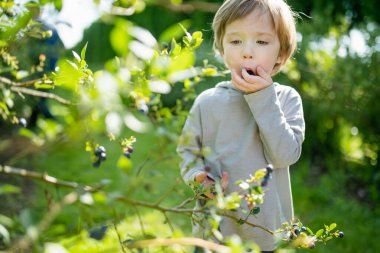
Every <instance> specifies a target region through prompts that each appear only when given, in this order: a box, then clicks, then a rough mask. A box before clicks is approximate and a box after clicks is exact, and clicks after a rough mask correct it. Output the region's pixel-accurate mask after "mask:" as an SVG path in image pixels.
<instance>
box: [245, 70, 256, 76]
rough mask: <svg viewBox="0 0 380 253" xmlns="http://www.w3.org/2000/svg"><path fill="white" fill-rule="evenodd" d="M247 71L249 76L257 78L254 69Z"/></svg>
mask: <svg viewBox="0 0 380 253" xmlns="http://www.w3.org/2000/svg"><path fill="white" fill-rule="evenodd" d="M245 70H246V71H247V73H248V74H249V75H251V76H256V73H255V72H253V70H252V69H247V68H246V69H245Z"/></svg>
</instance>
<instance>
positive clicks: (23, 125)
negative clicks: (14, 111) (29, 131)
mask: <svg viewBox="0 0 380 253" xmlns="http://www.w3.org/2000/svg"><path fill="white" fill-rule="evenodd" d="M18 123H19V124H20V126H22V127H26V126H27V125H28V123H27V121H26V119H25V118H19V119H18Z"/></svg>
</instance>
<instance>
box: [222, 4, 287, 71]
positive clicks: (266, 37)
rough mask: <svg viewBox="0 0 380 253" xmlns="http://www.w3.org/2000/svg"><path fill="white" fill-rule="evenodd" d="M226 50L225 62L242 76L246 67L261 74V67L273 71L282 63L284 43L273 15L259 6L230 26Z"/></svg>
mask: <svg viewBox="0 0 380 253" xmlns="http://www.w3.org/2000/svg"><path fill="white" fill-rule="evenodd" d="M223 49H224V52H223V54H222V56H223V60H224V63H225V64H226V66H227V67H228V68H229V69H230V70H231V72H233V71H235V72H236V73H240V75H241V74H242V70H243V69H246V70H247V72H248V73H249V74H254V75H257V72H256V69H257V67H258V66H261V67H262V68H264V70H265V71H266V72H267V73H268V74H272V72H273V68H274V66H275V64H276V63H280V62H281V58H280V57H279V51H280V42H279V40H278V37H277V33H276V31H275V29H274V25H273V21H272V19H271V17H270V14H269V13H268V12H265V13H263V14H261V12H260V11H259V10H257V9H255V10H253V11H252V12H251V13H250V14H248V15H247V16H245V17H243V18H241V19H237V20H235V21H233V22H231V23H229V24H228V25H227V26H226V30H225V35H224V37H223Z"/></svg>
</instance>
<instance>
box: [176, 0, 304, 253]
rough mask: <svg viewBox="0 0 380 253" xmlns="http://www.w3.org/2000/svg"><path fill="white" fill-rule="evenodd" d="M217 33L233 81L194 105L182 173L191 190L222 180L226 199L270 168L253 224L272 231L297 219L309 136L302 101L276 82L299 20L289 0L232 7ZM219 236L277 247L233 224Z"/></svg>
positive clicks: (221, 15) (234, 1)
mask: <svg viewBox="0 0 380 253" xmlns="http://www.w3.org/2000/svg"><path fill="white" fill-rule="evenodd" d="M213 30H214V35H215V38H214V47H215V49H216V50H217V51H218V52H219V54H220V56H221V57H222V58H223V60H224V63H225V65H226V66H227V68H228V69H229V70H230V71H231V81H224V82H221V83H219V84H217V85H216V87H215V88H212V89H209V90H206V91H204V92H203V93H201V94H200V95H199V96H198V97H197V99H196V100H195V102H194V105H193V107H192V109H191V111H190V113H191V116H189V117H188V119H187V121H186V123H185V126H184V129H183V135H184V136H192V138H190V141H182V142H181V143H180V144H179V146H178V149H177V151H178V153H179V155H180V156H181V158H182V160H183V162H182V164H181V174H182V176H183V178H184V181H185V182H186V183H187V184H191V182H194V181H197V182H199V183H201V184H203V185H205V186H207V185H210V184H214V183H215V180H221V182H222V186H223V188H225V190H226V192H227V193H228V192H231V191H237V190H238V186H236V185H235V184H234V182H235V181H237V180H245V179H248V178H249V175H250V174H254V173H255V171H256V170H258V169H261V168H264V167H266V165H267V164H272V165H273V168H274V171H273V177H272V179H271V180H270V181H269V184H268V186H267V187H266V189H265V190H266V193H265V199H264V204H262V205H261V206H260V207H261V211H260V213H259V214H258V215H256V216H250V217H249V219H248V221H249V222H251V223H254V224H258V225H261V226H264V227H266V228H268V229H270V230H272V231H274V230H276V229H278V228H281V224H282V223H283V222H285V221H290V220H292V219H293V203H292V194H291V186H290V177H289V165H291V164H294V163H295V162H296V161H297V160H298V158H299V157H300V154H301V144H302V142H303V140H304V135H305V124H304V118H303V109H302V101H301V98H300V96H299V94H298V93H297V91H295V90H294V89H293V88H291V87H289V86H284V85H280V84H278V83H274V82H273V81H272V76H273V75H275V74H276V73H278V72H279V71H280V69H281V67H282V66H284V64H285V63H286V62H287V60H288V59H289V58H290V57H291V56H292V54H293V52H294V51H295V48H296V43H297V42H296V36H297V35H296V30H295V21H294V15H293V13H292V11H291V10H290V7H289V6H288V5H287V4H286V3H285V2H284V1H283V0H226V1H225V2H224V3H223V5H222V6H221V7H220V9H219V10H218V12H217V13H216V15H215V17H214V21H213ZM184 139H185V138H184ZM200 146H202V147H209V148H210V149H211V152H210V154H208V155H207V156H206V157H205V159H204V161H202V159H199V158H198V157H199V155H197V154H196V153H197V152H198V151H199V147H200ZM205 164H206V166H205ZM205 167H206V168H205ZM227 185H228V186H227ZM207 196H208V197H210V198H212V197H213V196H212V194H208V195H207ZM245 208H248V207H245ZM235 215H236V216H238V217H239V218H244V217H245V215H246V214H242V213H239V212H237V213H235ZM194 225H195V227H194V231H195V232H196V233H197V234H196V236H202V228H201V227H199V226H196V224H194ZM220 230H221V233H222V234H223V235H225V236H228V235H232V234H237V235H239V236H240V237H241V238H242V239H243V240H253V241H255V242H256V243H257V244H258V245H259V246H260V248H261V250H263V251H273V250H274V249H275V248H276V240H275V238H274V237H273V236H272V235H270V234H269V233H267V232H265V231H263V230H261V229H258V228H252V227H250V226H248V225H238V224H237V223H236V222H235V221H232V220H230V219H227V218H226V219H224V220H223V221H222V222H221V224H220Z"/></svg>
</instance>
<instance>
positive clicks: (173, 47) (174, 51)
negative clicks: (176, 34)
mask: <svg viewBox="0 0 380 253" xmlns="http://www.w3.org/2000/svg"><path fill="white" fill-rule="evenodd" d="M181 50H182V48H181V46H180V45H179V44H178V43H177V42H176V41H175V39H174V38H173V39H172V41H171V43H170V51H169V55H172V56H177V55H179V53H180V52H181Z"/></svg>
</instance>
